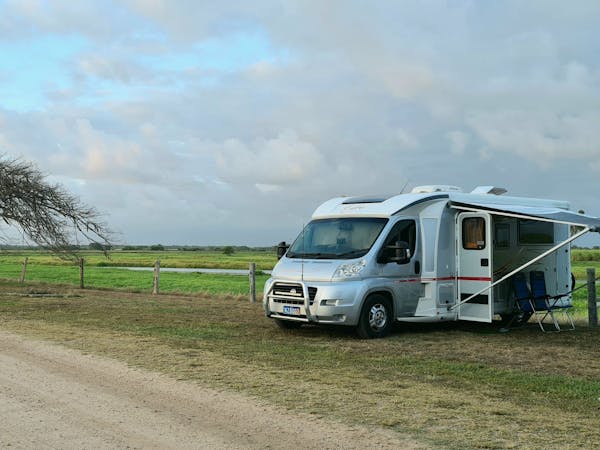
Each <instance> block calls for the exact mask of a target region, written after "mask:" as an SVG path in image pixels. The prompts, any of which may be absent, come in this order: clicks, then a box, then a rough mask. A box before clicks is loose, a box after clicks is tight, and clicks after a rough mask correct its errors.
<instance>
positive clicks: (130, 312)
mask: <svg viewBox="0 0 600 450" xmlns="http://www.w3.org/2000/svg"><path fill="white" fill-rule="evenodd" d="M0 294H1V295H0V326H2V328H3V329H5V330H12V331H15V332H18V333H21V334H25V335H30V336H35V337H38V338H43V339H50V340H53V341H56V342H59V343H62V344H64V345H67V346H71V347H74V348H77V349H80V350H83V351H85V352H87V353H95V354H101V355H107V356H110V357H113V358H118V359H121V360H123V361H126V362H128V363H129V364H132V365H134V366H139V367H145V368H148V369H152V370H158V371H162V372H165V373H168V374H170V375H172V376H174V377H176V378H178V379H185V380H192V381H195V382H199V383H202V384H206V385H209V386H213V387H217V388H224V389H233V390H238V391H241V392H245V393H247V394H249V395H251V396H256V397H258V398H262V399H264V400H266V401H269V402H272V403H275V404H278V405H282V406H284V407H286V408H289V409H290V410H292V411H299V412H307V413H310V414H313V415H316V416H319V417H324V418H327V419H332V420H337V421H342V422H345V423H349V424H363V425H367V426H369V425H374V426H382V427H385V428H389V429H391V430H394V431H396V432H398V433H402V434H403V435H408V436H411V437H413V438H414V439H416V440H417V441H418V442H421V443H422V444H423V445H424V446H426V447H432V448H443V449H453V448H454V449H464V448H540V449H541V448H544V449H545V448H594V447H597V446H598V443H599V442H600V428H599V427H598V418H597V416H598V412H599V410H600V360H599V359H598V340H599V338H600V332H599V331H598V330H594V331H590V330H588V329H587V328H586V327H585V326H584V324H583V322H581V321H580V323H579V324H578V325H579V327H578V329H577V330H576V331H574V332H565V333H554V334H543V333H541V332H540V331H539V329H538V328H537V325H535V324H533V323H532V324H529V325H528V326H525V327H523V328H518V329H514V330H513V331H511V332H510V333H499V332H498V326H499V325H498V324H491V325H490V324H474V323H450V324H443V325H442V324H435V325H434V324H430V325H421V326H399V327H397V328H396V330H395V332H394V333H393V334H392V336H391V337H389V338H388V339H383V340H373V341H364V340H359V339H356V338H355V337H354V335H353V334H352V333H351V332H350V330H346V329H344V328H316V327H310V326H305V327H302V328H301V329H299V330H294V331H286V332H284V331H282V330H280V329H278V328H277V327H276V326H275V324H274V323H273V322H272V321H270V320H268V319H267V318H265V317H264V313H263V312H262V309H261V307H260V305H258V304H250V303H249V302H248V301H247V299H246V297H240V296H232V295H204V294H196V295H193V296H183V295H177V296H172V295H168V294H167V295H161V296H152V295H149V294H146V293H129V292H123V291H120V292H115V291H94V290H83V291H81V290H77V289H72V288H67V287H59V286H56V285H45V284H36V285H35V286H33V287H32V286H21V285H19V284H18V283H16V282H6V281H4V282H0ZM580 319H581V317H580Z"/></svg>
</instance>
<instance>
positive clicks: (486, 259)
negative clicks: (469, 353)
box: [456, 212, 494, 322]
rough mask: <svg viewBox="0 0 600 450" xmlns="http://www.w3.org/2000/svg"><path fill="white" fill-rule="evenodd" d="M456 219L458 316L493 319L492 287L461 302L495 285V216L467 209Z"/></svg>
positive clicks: (484, 320)
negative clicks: (493, 268) (493, 251)
mask: <svg viewBox="0 0 600 450" xmlns="http://www.w3.org/2000/svg"><path fill="white" fill-rule="evenodd" d="M457 221H458V224H457V225H458V226H457V227H456V230H457V236H456V248H457V277H456V278H457V280H456V285H457V288H458V289H457V292H458V298H457V303H458V304H459V305H458V318H459V319H460V320H471V321H475V322H491V321H492V317H493V315H494V311H493V307H494V299H493V294H494V292H493V289H488V290H486V291H484V292H481V293H480V294H477V295H476V296H475V297H473V298H471V299H469V300H468V301H467V302H465V303H461V302H464V301H465V300H466V299H468V298H469V297H471V296H473V294H476V293H478V292H480V291H481V290H483V289H485V288H486V287H489V286H490V285H491V284H492V256H493V255H492V247H493V245H492V234H491V229H492V218H491V216H490V215H489V214H487V213H474V212H464V213H460V214H459V215H458V216H457Z"/></svg>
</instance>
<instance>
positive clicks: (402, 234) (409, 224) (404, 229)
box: [383, 219, 417, 258]
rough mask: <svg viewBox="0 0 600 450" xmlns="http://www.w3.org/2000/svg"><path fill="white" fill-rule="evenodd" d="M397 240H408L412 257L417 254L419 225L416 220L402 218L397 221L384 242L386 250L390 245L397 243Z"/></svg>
mask: <svg viewBox="0 0 600 450" xmlns="http://www.w3.org/2000/svg"><path fill="white" fill-rule="evenodd" d="M397 242H406V243H407V244H408V248H409V250H410V257H411V258H412V256H413V255H414V254H415V247H416V242H417V225H416V223H415V221H414V220H410V219H407V220H401V221H400V222H398V223H396V225H394V226H393V227H392V229H391V230H390V234H388V236H387V238H386V239H385V242H384V243H383V247H384V251H385V247H387V246H388V245H395V244H396V243H397Z"/></svg>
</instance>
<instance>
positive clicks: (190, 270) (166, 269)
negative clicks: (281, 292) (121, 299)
mask: <svg viewBox="0 0 600 450" xmlns="http://www.w3.org/2000/svg"><path fill="white" fill-rule="evenodd" d="M110 268H111V269H124V270H139V271H153V270H154V267H122V266H121V267H110ZM160 271H161V272H177V273H214V274H221V275H248V273H249V271H248V269H205V268H201V267H198V268H177V267H161V268H160ZM256 272H257V273H260V272H262V273H266V274H267V275H270V274H271V271H270V270H257V271H256Z"/></svg>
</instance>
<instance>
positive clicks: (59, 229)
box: [0, 155, 111, 256]
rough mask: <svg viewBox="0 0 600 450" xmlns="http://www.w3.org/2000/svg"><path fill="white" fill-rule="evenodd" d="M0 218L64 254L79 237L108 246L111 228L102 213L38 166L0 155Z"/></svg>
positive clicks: (38, 242) (29, 236)
mask: <svg viewBox="0 0 600 450" xmlns="http://www.w3.org/2000/svg"><path fill="white" fill-rule="evenodd" d="M0 218H1V219H2V220H4V222H5V223H6V224H8V225H11V226H14V227H16V228H17V229H19V230H20V231H21V232H22V233H23V234H24V235H25V236H26V237H27V238H28V239H30V240H31V241H32V242H34V243H35V244H37V245H39V246H41V247H44V248H48V249H50V250H52V251H55V252H57V253H59V254H63V255H65V256H66V255H72V253H71V252H70V250H69V249H70V248H72V244H73V242H74V241H77V240H78V239H79V238H80V237H83V238H85V239H88V240H89V241H91V242H98V243H100V244H102V245H103V246H104V247H105V248H108V246H109V238H110V235H111V233H110V230H109V229H108V228H107V227H106V225H105V224H104V223H102V222H101V221H100V215H99V213H98V212H97V211H96V210H95V209H94V208H92V207H89V206H87V205H85V204H83V203H82V202H81V201H80V200H79V199H78V198H77V197H75V196H73V195H71V194H70V193H68V192H67V191H66V190H65V189H64V188H63V187H62V186H60V185H58V184H51V183H49V182H48V181H46V180H45V176H44V174H43V173H42V172H40V171H39V170H38V169H37V167H36V166H35V165H33V164H32V163H30V162H26V161H22V160H20V159H12V158H6V157H1V155H0Z"/></svg>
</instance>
